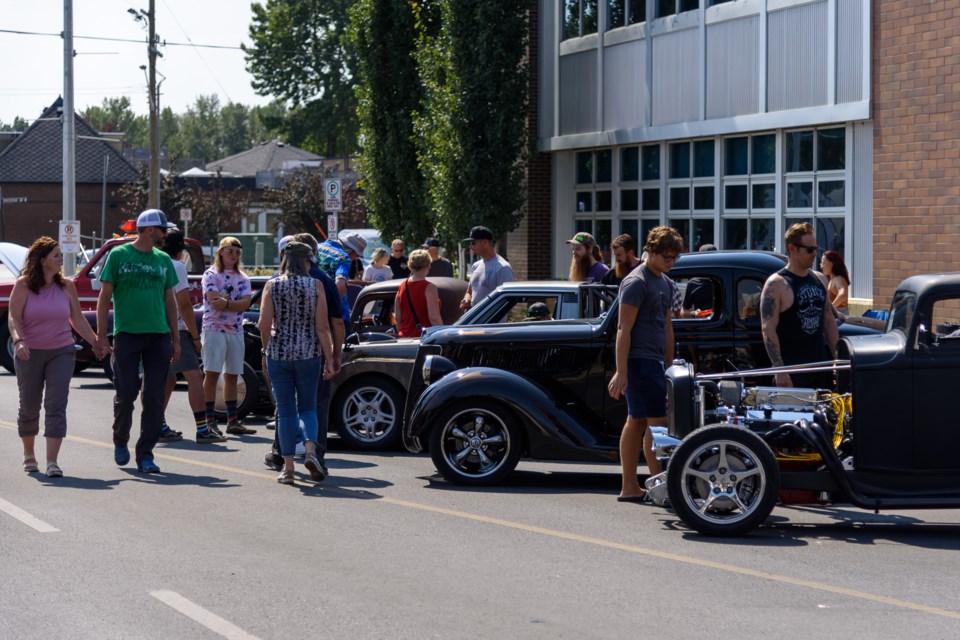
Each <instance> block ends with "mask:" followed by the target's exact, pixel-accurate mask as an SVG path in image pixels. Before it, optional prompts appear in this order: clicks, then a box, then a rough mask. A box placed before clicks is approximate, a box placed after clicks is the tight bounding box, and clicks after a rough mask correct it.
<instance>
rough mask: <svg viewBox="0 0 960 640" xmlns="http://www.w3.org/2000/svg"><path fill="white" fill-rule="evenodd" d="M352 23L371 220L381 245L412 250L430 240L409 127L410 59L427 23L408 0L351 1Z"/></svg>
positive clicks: (413, 103) (415, 89)
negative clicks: (384, 241) (397, 241)
mask: <svg viewBox="0 0 960 640" xmlns="http://www.w3.org/2000/svg"><path fill="white" fill-rule="evenodd" d="M350 17H351V29H350V32H349V42H350V45H351V49H352V50H353V52H354V55H355V56H356V61H357V102H358V104H359V116H360V138H361V141H362V142H361V154H362V164H361V167H362V169H361V170H362V176H363V188H364V191H365V192H366V200H367V207H368V210H369V217H370V220H371V222H372V223H373V224H374V226H375V227H376V228H377V229H379V230H380V232H381V234H382V235H383V237H384V238H393V237H401V238H404V239H406V240H407V241H408V242H409V243H411V244H414V245H418V244H419V243H421V242H423V240H424V238H426V237H427V236H431V235H433V234H434V221H433V219H432V218H431V216H430V211H429V210H428V203H427V185H426V181H425V180H424V176H423V172H422V171H421V168H420V166H419V163H418V161H417V142H416V139H415V135H416V134H415V132H414V126H413V121H414V114H415V113H417V112H418V111H420V110H421V108H422V100H423V89H422V84H421V81H420V73H419V70H418V68H417V60H416V57H415V55H414V54H415V52H416V46H417V34H418V31H419V30H421V29H424V28H425V26H426V23H425V22H424V20H427V19H428V17H429V16H428V15H424V12H423V6H422V5H418V4H417V3H415V2H410V1H409V0H357V1H356V3H355V4H354V6H353V7H352V8H351V9H350Z"/></svg>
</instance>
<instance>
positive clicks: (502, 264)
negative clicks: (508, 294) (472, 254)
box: [470, 255, 513, 304]
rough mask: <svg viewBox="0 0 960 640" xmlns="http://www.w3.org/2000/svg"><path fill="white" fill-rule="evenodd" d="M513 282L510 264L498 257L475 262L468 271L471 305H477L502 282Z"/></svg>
mask: <svg viewBox="0 0 960 640" xmlns="http://www.w3.org/2000/svg"><path fill="white" fill-rule="evenodd" d="M512 280H513V269H512V268H511V267H510V263H509V262H507V261H506V260H504V259H503V258H501V257H500V256H498V255H494V256H493V257H492V258H490V259H489V260H477V261H476V262H474V263H473V266H472V267H471V269H470V291H472V292H473V304H477V303H478V302H480V301H481V300H483V299H484V298H486V297H487V296H488V295H490V292H491V291H493V290H494V289H496V288H497V287H499V286H500V285H502V284H503V283H504V282H510V281H512Z"/></svg>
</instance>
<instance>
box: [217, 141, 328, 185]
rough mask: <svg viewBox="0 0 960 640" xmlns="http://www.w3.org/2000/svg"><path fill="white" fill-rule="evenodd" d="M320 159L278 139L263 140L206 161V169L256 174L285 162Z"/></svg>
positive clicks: (276, 168)
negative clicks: (249, 147) (222, 156)
mask: <svg viewBox="0 0 960 640" xmlns="http://www.w3.org/2000/svg"><path fill="white" fill-rule="evenodd" d="M296 160H322V158H321V157H320V156H318V155H316V154H315V153H310V152H309V151H304V150H303V149H298V148H297V147H294V146H292V145H289V144H285V143H283V142H280V141H279V140H271V141H270V142H264V143H263V144H260V145H259V146H256V147H254V148H253V149H248V150H247V151H241V152H240V153H237V154H234V155H232V156H229V157H226V158H223V159H221V160H214V161H213V162H209V163H207V166H206V167H205V168H206V170H207V171H222V172H224V173H232V174H233V175H235V176H241V177H249V176H256V175H257V172H258V171H269V170H277V171H279V170H281V169H283V164H284V163H285V162H290V161H296Z"/></svg>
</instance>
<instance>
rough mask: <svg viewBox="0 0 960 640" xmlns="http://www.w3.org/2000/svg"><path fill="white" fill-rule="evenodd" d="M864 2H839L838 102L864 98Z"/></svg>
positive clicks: (856, 0) (842, 0)
mask: <svg viewBox="0 0 960 640" xmlns="http://www.w3.org/2000/svg"><path fill="white" fill-rule="evenodd" d="M863 64H864V60H863V2H861V1H860V0H841V1H840V2H838V3H837V102H858V101H860V100H862V99H863Z"/></svg>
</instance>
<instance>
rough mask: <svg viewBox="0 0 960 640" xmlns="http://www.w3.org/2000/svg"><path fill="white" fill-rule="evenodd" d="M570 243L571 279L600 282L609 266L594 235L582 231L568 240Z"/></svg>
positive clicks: (574, 280)
mask: <svg viewBox="0 0 960 640" xmlns="http://www.w3.org/2000/svg"><path fill="white" fill-rule="evenodd" d="M567 244H568V245H570V252H571V253H572V254H573V255H572V256H571V257H570V281H571V282H600V280H602V279H603V276H605V275H606V273H607V271H609V268H608V267H607V265H605V264H603V256H602V255H601V254H600V247H598V246H597V241H596V240H595V239H594V237H593V236H592V235H590V234H589V233H585V232H580V233H578V234H576V235H574V236H573V238H571V239H570V240H567Z"/></svg>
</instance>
